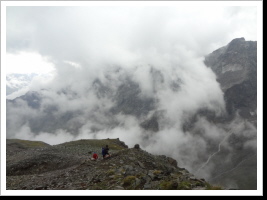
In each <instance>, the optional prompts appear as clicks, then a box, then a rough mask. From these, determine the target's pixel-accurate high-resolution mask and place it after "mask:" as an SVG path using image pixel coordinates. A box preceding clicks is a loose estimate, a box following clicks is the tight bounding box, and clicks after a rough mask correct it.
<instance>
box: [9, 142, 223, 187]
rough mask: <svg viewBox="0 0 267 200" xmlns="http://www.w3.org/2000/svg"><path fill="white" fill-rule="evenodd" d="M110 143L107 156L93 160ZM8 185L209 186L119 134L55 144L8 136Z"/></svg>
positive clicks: (164, 157) (166, 159) (161, 156)
mask: <svg viewBox="0 0 267 200" xmlns="http://www.w3.org/2000/svg"><path fill="white" fill-rule="evenodd" d="M106 144H108V145H109V147H110V153H111V154H112V157H111V158H107V159H103V158H101V156H100V158H99V160H97V161H91V160H90V156H91V155H92V152H93V151H96V152H97V153H98V154H99V155H101V152H100V151H101V146H104V145H106ZM6 169H7V177H6V178H7V179H6V180H7V185H6V187H7V190H207V189H221V188H220V187H215V186H211V185H210V184H209V183H208V182H206V181H205V180H204V179H197V178H195V177H194V175H193V174H191V173H190V172H188V171H187V170H186V169H184V168H179V167H178V166H177V162H176V160H174V159H172V158H170V157H166V156H164V155H152V154H150V153H148V152H146V151H144V150H142V149H141V148H140V147H139V145H135V147H134V148H128V147H127V146H126V145H125V144H124V143H123V142H121V141H120V140H119V139H103V140H78V141H73V142H67V143H63V144H59V145H53V146H51V145H48V144H45V143H43V142H36V141H26V140H15V139H7V167H6Z"/></svg>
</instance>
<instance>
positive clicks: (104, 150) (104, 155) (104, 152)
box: [102, 145, 110, 159]
mask: <svg viewBox="0 0 267 200" xmlns="http://www.w3.org/2000/svg"><path fill="white" fill-rule="evenodd" d="M108 151H109V148H108V145H106V147H102V155H103V159H104V158H109V157H110V154H109V152H108Z"/></svg>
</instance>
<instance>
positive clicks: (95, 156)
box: [91, 152, 98, 160]
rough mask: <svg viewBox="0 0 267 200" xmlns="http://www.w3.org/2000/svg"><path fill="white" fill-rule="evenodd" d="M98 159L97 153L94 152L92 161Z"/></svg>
mask: <svg viewBox="0 0 267 200" xmlns="http://www.w3.org/2000/svg"><path fill="white" fill-rule="evenodd" d="M97 159H98V155H97V153H96V152H94V153H93V156H92V158H91V160H97Z"/></svg>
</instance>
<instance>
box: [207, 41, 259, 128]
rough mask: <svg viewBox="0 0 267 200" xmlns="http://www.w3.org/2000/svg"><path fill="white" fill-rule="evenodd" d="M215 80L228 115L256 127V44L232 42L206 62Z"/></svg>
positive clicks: (210, 55) (209, 57) (213, 53)
mask: <svg viewBox="0 0 267 200" xmlns="http://www.w3.org/2000/svg"><path fill="white" fill-rule="evenodd" d="M205 64H206V65H207V66H208V67H210V68H211V69H212V70H213V71H214V73H215V74H216V76H217V81H218V82H219V83H220V86H221V89H222V90H223V91H224V99H225V102H226V107H227V111H228V113H229V114H230V116H231V117H233V115H234V114H235V112H236V111H238V113H239V115H240V116H241V117H243V118H244V119H247V120H249V121H250V122H252V123H253V124H254V125H255V126H256V125H257V42H255V41H246V40H245V39H244V38H237V39H234V40H232V41H231V42H230V43H229V44H228V45H227V46H224V47H222V48H219V49H217V50H216V51H214V52H212V53H211V54H209V55H208V56H207V57H206V58H205Z"/></svg>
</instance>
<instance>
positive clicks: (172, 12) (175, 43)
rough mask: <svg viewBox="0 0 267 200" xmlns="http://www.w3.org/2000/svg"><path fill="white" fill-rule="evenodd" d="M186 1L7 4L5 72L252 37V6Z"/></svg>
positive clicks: (125, 59) (134, 57) (167, 52)
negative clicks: (181, 3)
mask: <svg viewBox="0 0 267 200" xmlns="http://www.w3.org/2000/svg"><path fill="white" fill-rule="evenodd" d="M189 5H192V6H186V7H184V6H179V5H178V6H153V4H152V5H151V6H138V7H137V6H134V7H133V6H128V7H127V6H124V7H120V6H114V7H112V6H104V7H103V6H93V7H92V6H91V7H90V6H82V7H73V6H71V7H64V6H62V7H61V6H60V7H53V6H52V7H42V6H41V7H27V6H26V7H21V6H18V7H7V10H6V44H7V47H6V48H7V67H6V70H7V73H14V72H18V73H30V72H33V73H46V72H49V71H51V70H53V69H55V68H56V69H57V68H58V66H59V64H58V63H62V62H69V63H70V62H71V63H73V64H76V65H77V64H78V65H81V66H82V67H85V66H87V67H88V66H89V65H96V64H99V63H109V64H114V63H116V64H120V65H127V64H129V63H143V62H149V61H151V59H154V58H153V57H154V56H165V57H167V56H173V55H175V54H176V55H179V52H180V51H181V50H184V51H187V52H190V53H191V54H192V55H193V56H197V57H201V56H204V55H207V54H208V53H211V52H212V51H213V50H215V49H217V48H218V47H221V46H224V45H226V44H227V43H229V42H230V41H231V40H232V39H234V38H238V37H244V38H245V39H246V40H253V41H255V40H257V8H256V7H255V6H254V7H253V6H244V7H242V6H220V4H218V5H214V4H212V6H210V5H209V4H203V6H195V7H194V5H193V3H191V4H189ZM241 5H242V4H241Z"/></svg>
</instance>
